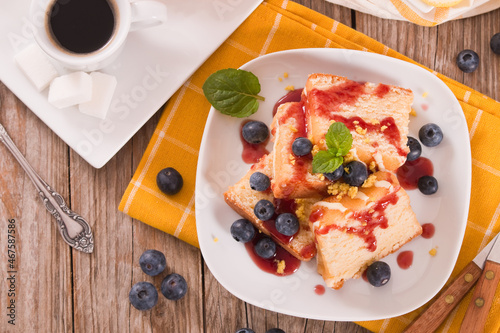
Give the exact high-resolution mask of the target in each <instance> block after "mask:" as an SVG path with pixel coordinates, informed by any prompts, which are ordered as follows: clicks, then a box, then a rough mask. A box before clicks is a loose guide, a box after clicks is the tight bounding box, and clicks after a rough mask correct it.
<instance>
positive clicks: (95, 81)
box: [78, 72, 117, 119]
mask: <svg viewBox="0 0 500 333" xmlns="http://www.w3.org/2000/svg"><path fill="white" fill-rule="evenodd" d="M90 77H91V78H92V99H91V100H90V101H88V102H85V103H81V104H80V105H79V106H78V108H79V109H80V112H82V113H85V114H88V115H90V116H93V117H97V118H101V119H104V118H106V113H107V112H108V109H109V106H110V104H111V99H112V98H113V94H114V93H115V88H116V84H117V81H116V78H115V77H114V76H112V75H108V74H104V73H100V72H92V73H90Z"/></svg>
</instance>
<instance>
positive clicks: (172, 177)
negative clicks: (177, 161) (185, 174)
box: [156, 168, 184, 195]
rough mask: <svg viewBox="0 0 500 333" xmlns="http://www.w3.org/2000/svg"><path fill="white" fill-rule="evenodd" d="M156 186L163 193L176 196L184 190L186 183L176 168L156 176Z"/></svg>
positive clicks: (164, 170) (166, 169) (163, 171)
mask: <svg viewBox="0 0 500 333" xmlns="http://www.w3.org/2000/svg"><path fill="white" fill-rule="evenodd" d="M156 184H157V185H158V187H159V188H160V190H161V191H162V192H163V193H165V194H168V195H174V194H177V193H179V191H180V190H181V189H182V185H184V181H183V180H182V176H181V174H180V173H179V172H178V171H177V170H175V169H174V168H165V169H163V170H161V171H160V172H158V175H156Z"/></svg>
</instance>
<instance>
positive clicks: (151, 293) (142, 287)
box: [128, 282, 158, 310]
mask: <svg viewBox="0 0 500 333" xmlns="http://www.w3.org/2000/svg"><path fill="white" fill-rule="evenodd" d="M128 299H129V300H130V304H132V305H133V306H134V308H136V309H137V310H149V309H151V308H152V307H153V306H155V305H156V303H157V302H158V292H157V291H156V288H155V286H153V285H152V284H151V283H149V282H137V283H136V284H134V285H133V286H132V289H130V293H129V294H128Z"/></svg>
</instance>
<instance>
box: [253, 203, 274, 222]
mask: <svg viewBox="0 0 500 333" xmlns="http://www.w3.org/2000/svg"><path fill="white" fill-rule="evenodd" d="M253 212H254V214H255V216H257V218H258V219H259V220H262V221H267V220H269V219H270V218H271V217H273V215H274V205H273V203H272V202H271V201H269V200H264V199H262V200H259V201H258V202H257V204H255V207H254V209H253Z"/></svg>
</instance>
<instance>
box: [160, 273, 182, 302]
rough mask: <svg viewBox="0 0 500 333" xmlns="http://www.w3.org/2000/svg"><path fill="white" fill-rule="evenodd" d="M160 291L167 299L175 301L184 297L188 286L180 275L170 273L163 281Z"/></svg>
mask: <svg viewBox="0 0 500 333" xmlns="http://www.w3.org/2000/svg"><path fill="white" fill-rule="evenodd" d="M160 290H161V293H162V294H163V296H165V297H166V298H167V299H169V300H172V301H177V300H179V299H181V298H183V297H184V295H186V293H187V290H188V285H187V282H186V280H185V279H184V278H183V277H182V276H181V275H179V274H177V273H172V274H169V275H167V276H166V277H165V278H164V279H163V281H162V283H161V288H160Z"/></svg>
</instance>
